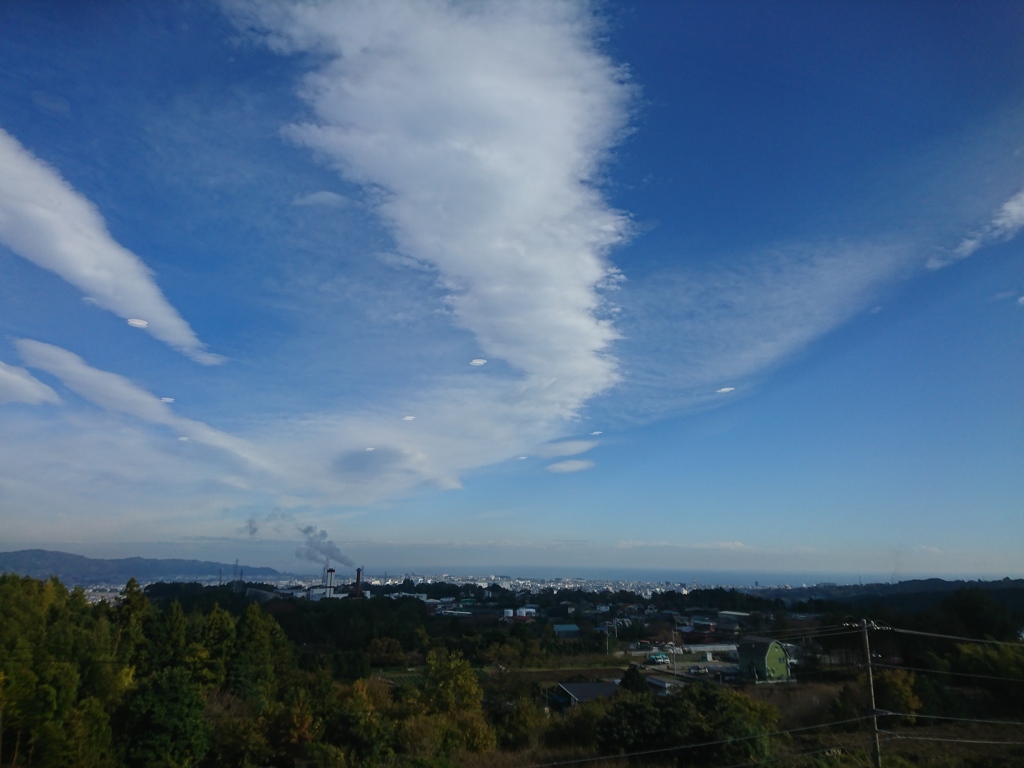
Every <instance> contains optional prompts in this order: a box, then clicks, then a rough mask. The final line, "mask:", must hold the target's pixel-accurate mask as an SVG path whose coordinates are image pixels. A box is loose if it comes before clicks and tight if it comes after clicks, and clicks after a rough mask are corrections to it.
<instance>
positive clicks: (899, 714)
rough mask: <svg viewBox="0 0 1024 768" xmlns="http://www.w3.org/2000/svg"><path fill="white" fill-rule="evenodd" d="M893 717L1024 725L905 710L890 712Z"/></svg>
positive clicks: (1006, 721)
mask: <svg viewBox="0 0 1024 768" xmlns="http://www.w3.org/2000/svg"><path fill="white" fill-rule="evenodd" d="M888 714H890V715H892V716H893V717H919V718H921V719H924V720H950V721H952V722H956V723H977V724H979V725H1024V722H1022V721H1018V720H981V719H977V718H973V717H952V716H947V715H919V714H907V713H904V712H889V713H888Z"/></svg>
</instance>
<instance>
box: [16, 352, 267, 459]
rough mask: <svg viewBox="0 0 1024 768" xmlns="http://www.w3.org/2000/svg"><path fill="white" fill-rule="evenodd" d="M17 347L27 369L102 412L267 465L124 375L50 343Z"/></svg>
mask: <svg viewBox="0 0 1024 768" xmlns="http://www.w3.org/2000/svg"><path fill="white" fill-rule="evenodd" d="M16 346H17V348H18V352H19V353H20V354H21V356H22V359H23V360H24V361H25V364H26V365H28V366H29V367H30V368H35V369H38V370H42V371H46V372H47V373H49V374H51V375H53V376H56V377H57V378H58V379H60V380H61V382H62V383H63V384H64V386H66V387H67V388H68V389H70V390H71V391H73V392H74V393H75V394H77V395H79V396H80V397H82V398H84V399H85V400H88V401H89V402H91V403H93V404H94V405H98V406H99V407H100V408H103V409H104V410H107V411H111V412H114V413H121V414H124V415H126V416H131V417H134V418H136V419H139V420H141V421H144V422H147V423H149V424H157V425H161V426H165V427H169V428H170V429H173V430H175V431H176V432H178V433H179V434H181V435H182V436H185V437H188V438H189V439H191V440H196V441H198V442H201V443H204V444H205V445H209V446H210V447H213V448H217V449H220V450H223V451H227V452H229V453H233V454H235V455H236V456H238V457H239V458H242V459H244V460H245V461H246V462H248V463H249V464H250V465H252V466H254V467H258V468H262V467H265V466H266V462H265V460H264V459H263V458H262V457H261V456H260V455H259V454H258V453H257V452H256V451H255V450H254V449H253V448H252V447H251V446H249V445H248V444H247V443H246V442H245V441H243V440H240V439H239V438H236V437H233V436H232V435H228V434H226V433H224V432H221V431H219V430H216V429H214V428H212V427H210V426H209V425H207V424H204V423H202V422H200V421H193V420H192V419H186V418H182V417H180V416H177V415H176V414H175V413H174V412H173V411H172V410H171V408H170V406H169V405H168V404H167V403H165V402H164V401H162V400H161V399H160V398H159V397H157V396H156V395H153V394H151V393H150V392H147V391H146V390H144V389H142V388H141V387H139V386H137V385H136V384H133V383H132V382H131V381H130V380H128V379H126V378H125V377H124V376H119V375H118V374H116V373H110V372H108V371H101V370H99V369H97V368H93V367H91V366H90V365H88V364H87V363H86V362H85V361H84V360H83V359H82V358H80V357H79V356H78V355H76V354H74V353H73V352H68V351H67V350H66V349H61V348H60V347H56V346H53V345H52V344H44V343H42V342H39V341H33V340H31V339H19V340H18V341H17V342H16Z"/></svg>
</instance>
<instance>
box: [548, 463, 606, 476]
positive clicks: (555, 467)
mask: <svg viewBox="0 0 1024 768" xmlns="http://www.w3.org/2000/svg"><path fill="white" fill-rule="evenodd" d="M592 466H594V462H592V461H590V460H589V459H567V460H566V461H556V462H555V463H554V464H548V465H547V467H545V469H547V471H548V472H554V473H556V474H560V475H564V474H567V473H569V472H582V471H583V470H585V469H590V468H591V467H592Z"/></svg>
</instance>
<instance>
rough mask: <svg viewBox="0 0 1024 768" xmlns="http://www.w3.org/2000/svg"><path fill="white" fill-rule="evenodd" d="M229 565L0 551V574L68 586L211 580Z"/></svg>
mask: <svg viewBox="0 0 1024 768" xmlns="http://www.w3.org/2000/svg"><path fill="white" fill-rule="evenodd" d="M235 567H236V566H235V565H234V564H233V563H231V564H229V563H218V562H213V561H210V560H185V559H180V558H149V557H122V558H92V557H85V556H83V555H73V554H71V553H69V552H57V551H53V550H48V549H21V550H17V551H14V552H0V573H16V574H18V575H20V576H30V577H32V578H35V579H46V578H49V577H50V576H56V577H57V578H58V579H60V580H61V581H62V582H64V584H66V585H68V586H88V585H92V584H101V583H104V584H115V583H120V584H124V583H126V582H127V581H128V580H129V579H131V578H135V579H136V580H137V581H139V582H152V581H167V580H171V581H176V580H181V579H193V580H194V579H203V578H207V579H209V578H215V577H219V576H221V575H222V574H224V573H227V574H229V578H230V574H232V573H233V572H234V569H235ZM238 568H239V569H240V570H242V571H244V572H245V576H246V577H247V578H254V577H255V578H271V579H276V578H281V577H282V576H284V574H282V573H281V572H280V571H278V570H276V569H274V568H267V567H257V566H249V565H242V566H238Z"/></svg>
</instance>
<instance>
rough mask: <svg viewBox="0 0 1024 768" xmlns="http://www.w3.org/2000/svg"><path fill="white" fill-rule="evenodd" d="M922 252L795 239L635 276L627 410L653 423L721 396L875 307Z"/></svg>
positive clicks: (626, 346) (628, 330)
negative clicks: (705, 266) (692, 266)
mask: <svg viewBox="0 0 1024 768" xmlns="http://www.w3.org/2000/svg"><path fill="white" fill-rule="evenodd" d="M917 258H918V257H917V250H916V249H915V248H913V247H911V246H908V245H888V244H887V245H878V244H873V243H864V244H855V243H835V244H830V245H816V246H803V245H791V246H786V247H782V248H778V249H774V250H769V251H766V252H764V253H758V254H753V255H750V256H748V257H745V258H741V259H738V260H736V261H734V262H733V263H732V264H729V265H723V266H720V267H718V268H716V269H712V270H705V271H702V272H700V273H696V272H689V271H687V270H686V269H673V270H665V271H661V272H658V273H655V274H653V275H651V276H649V277H647V278H644V279H640V280H632V281H630V282H629V283H627V284H626V286H625V287H624V288H623V289H622V291H621V295H620V296H619V297H618V301H619V302H620V304H621V305H622V307H623V312H622V316H621V321H620V324H621V326H622V328H623V333H624V335H625V336H626V341H625V342H624V343H623V345H622V347H621V349H619V350H617V351H618V354H619V356H620V358H621V359H622V361H623V367H624V369H625V370H626V371H628V374H627V378H626V381H625V382H624V384H623V390H624V395H625V401H626V410H627V411H629V412H630V413H631V414H632V415H633V416H634V417H635V418H638V419H641V420H644V419H651V418H657V417H659V416H662V415H664V414H665V413H667V412H670V411H672V410H678V409H683V408H688V407H694V406H700V405H702V404H706V403H709V402H712V401H721V396H722V394H723V393H728V392H732V391H734V389H735V387H734V386H733V385H734V384H735V383H737V382H740V381H743V380H744V379H749V378H750V377H753V376H756V375H758V374H761V373H763V372H765V371H767V370H770V369H771V368H773V367H775V366H777V365H779V364H781V363H783V362H784V361H786V360H787V359H789V358H790V357H791V356H793V355H794V354H796V353H797V352H799V351H800V350H802V349H804V348H805V347H806V346H807V345H808V344H810V343H812V342H814V341H815V340H817V339H819V338H820V337H822V336H824V335H825V334H826V333H828V332H829V331H832V330H834V329H835V328H836V327H838V326H839V325H840V324H842V323H843V322H845V321H846V320H848V319H850V318H851V317H852V316H853V315H855V314H856V313H857V312H860V311H862V310H863V309H864V308H865V307H866V306H869V304H870V303H871V301H872V300H873V299H875V298H876V297H877V294H878V293H879V292H880V291H882V290H884V289H885V287H886V286H888V285H890V284H892V283H893V282H894V281H895V280H896V279H897V278H899V277H900V276H902V275H903V274H904V273H905V272H907V271H908V270H909V269H911V268H912V267H913V265H914V263H915V260H916V259H917ZM723 384H728V386H722V385H723Z"/></svg>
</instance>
